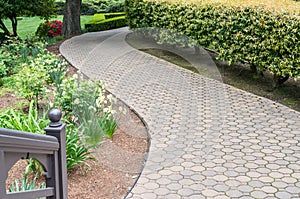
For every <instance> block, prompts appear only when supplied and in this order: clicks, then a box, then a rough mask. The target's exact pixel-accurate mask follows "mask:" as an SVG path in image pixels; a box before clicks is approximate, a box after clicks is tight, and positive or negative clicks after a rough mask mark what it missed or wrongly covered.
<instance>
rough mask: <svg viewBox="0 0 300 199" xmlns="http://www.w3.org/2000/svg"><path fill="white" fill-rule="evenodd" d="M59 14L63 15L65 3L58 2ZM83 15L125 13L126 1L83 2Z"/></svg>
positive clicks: (91, 0)
mask: <svg viewBox="0 0 300 199" xmlns="http://www.w3.org/2000/svg"><path fill="white" fill-rule="evenodd" d="M56 5H57V6H56V7H57V8H58V9H57V14H58V15H62V14H63V12H64V10H63V8H64V5H65V1H57V2H56ZM80 12H81V15H93V14H96V13H107V12H124V0H83V1H82V4H81V9H80Z"/></svg>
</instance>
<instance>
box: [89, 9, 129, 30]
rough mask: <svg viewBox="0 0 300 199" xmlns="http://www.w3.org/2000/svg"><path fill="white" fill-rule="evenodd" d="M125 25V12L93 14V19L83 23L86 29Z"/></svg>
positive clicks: (102, 28) (107, 28)
mask: <svg viewBox="0 0 300 199" xmlns="http://www.w3.org/2000/svg"><path fill="white" fill-rule="evenodd" d="M124 26H127V21H126V17H125V13H108V14H95V15H94V17H93V19H92V20H91V21H89V22H88V23H86V24H85V28H86V29H87V30H88V31H102V30H109V29H113V28H120V27H124Z"/></svg>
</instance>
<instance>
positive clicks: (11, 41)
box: [0, 37, 44, 78]
mask: <svg viewBox="0 0 300 199" xmlns="http://www.w3.org/2000/svg"><path fill="white" fill-rule="evenodd" d="M43 51H44V44H43V43H42V42H36V41H34V40H27V41H20V40H19V39H18V38H15V37H10V38H7V39H6V42H5V44H2V45H1V46H0V78H3V77H5V76H10V75H12V74H15V73H17V72H18V71H20V70H21V64H22V63H27V62H29V60H30V59H31V58H32V57H36V56H37V54H39V53H41V52H43Z"/></svg>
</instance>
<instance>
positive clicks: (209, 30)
mask: <svg viewBox="0 0 300 199" xmlns="http://www.w3.org/2000/svg"><path fill="white" fill-rule="evenodd" d="M241 5H242V6H237V4H234V3H232V4H221V3H219V4H216V2H206V1H204V2H202V3H200V2H197V3H195V2H194V3H191V4H189V3H183V2H173V3H167V2H165V1H162V2H158V1H155V2H154V1H131V0H128V1H126V8H127V17H128V20H129V24H130V27H131V28H147V34H148V35H152V36H153V37H154V38H155V39H156V40H157V42H158V43H160V44H169V45H181V46H195V47H196V48H197V45H201V46H204V47H206V48H209V49H212V50H214V51H216V52H218V59H220V60H226V61H227V62H228V64H229V65H231V64H233V63H238V62H247V63H249V64H250V67H251V69H252V70H253V72H257V71H259V72H261V73H262V72H263V71H269V72H271V73H272V74H273V75H274V78H273V87H278V86H280V85H281V84H283V83H284V82H285V81H286V80H288V79H289V78H299V77H300V50H299V41H300V32H299V26H300V20H299V10H297V9H294V10H293V9H292V8H293V7H291V5H296V7H297V6H298V5H299V3H296V2H293V3H290V4H288V5H286V6H284V5H283V6H282V7H281V9H280V10H276V11H275V10H274V9H275V7H270V8H265V7H263V6H255V3H254V5H251V6H248V5H247V4H245V5H244V6H243V3H241ZM257 5H258V4H257ZM277 8H278V7H277ZM285 8H286V11H282V9H285ZM294 8H295V6H294ZM181 35H186V36H188V37H190V38H191V39H192V40H193V41H196V43H195V42H190V40H186V39H181V38H183V37H180V36H181Z"/></svg>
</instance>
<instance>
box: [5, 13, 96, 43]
mask: <svg viewBox="0 0 300 199" xmlns="http://www.w3.org/2000/svg"><path fill="white" fill-rule="evenodd" d="M92 18H93V16H81V28H82V29H84V24H85V23H87V22H88V21H90V20H91V19H92ZM53 19H58V20H62V19H63V16H62V15H59V16H57V17H55V18H53ZM51 20H52V19H51ZM43 21H44V20H43V19H40V17H21V18H20V20H19V21H18V34H19V36H20V37H21V38H25V37H26V36H30V35H33V34H34V33H35V31H36V29H37V27H38V26H39V24H40V23H41V22H43ZM4 24H5V25H6V26H7V27H8V29H9V30H12V29H11V23H10V20H9V19H6V20H4Z"/></svg>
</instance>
